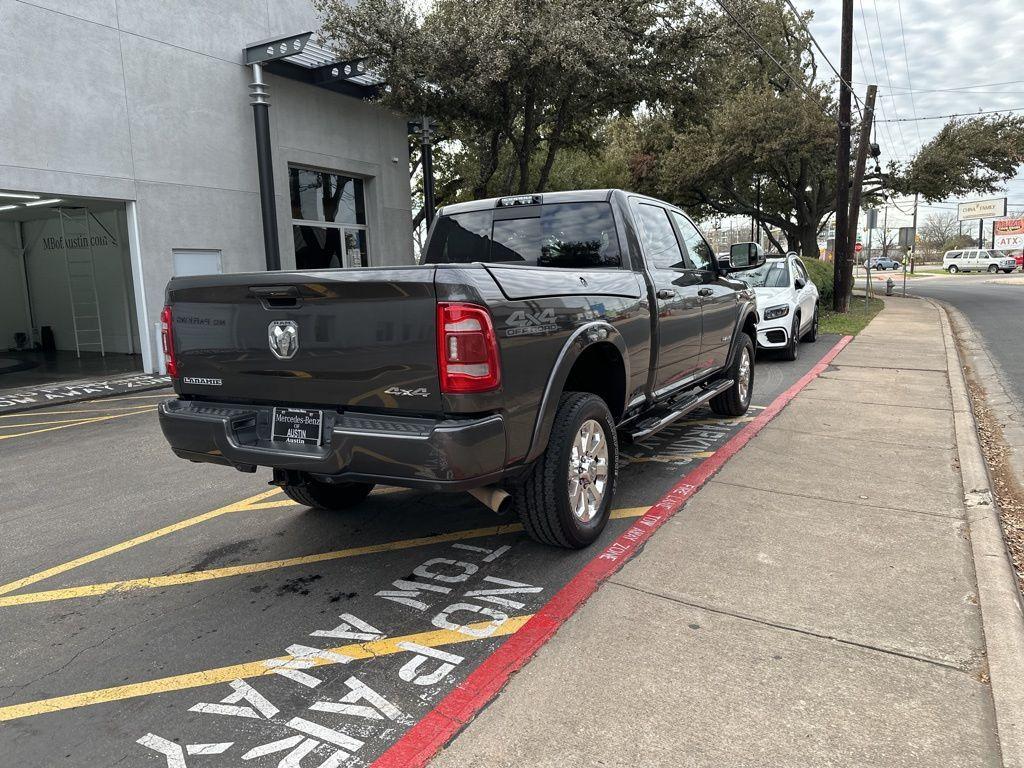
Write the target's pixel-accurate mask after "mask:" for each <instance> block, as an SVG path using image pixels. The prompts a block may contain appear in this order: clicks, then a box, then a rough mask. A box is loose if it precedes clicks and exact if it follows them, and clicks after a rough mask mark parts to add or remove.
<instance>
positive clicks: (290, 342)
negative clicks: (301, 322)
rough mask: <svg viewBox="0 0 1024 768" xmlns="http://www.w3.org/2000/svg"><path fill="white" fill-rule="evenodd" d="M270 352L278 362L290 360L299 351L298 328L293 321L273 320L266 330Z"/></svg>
mask: <svg viewBox="0 0 1024 768" xmlns="http://www.w3.org/2000/svg"><path fill="white" fill-rule="evenodd" d="M267 340H268V341H269V343H270V351H271V352H273V353H274V357H276V358H278V359H279V360H290V359H291V358H293V357H295V353H296V352H298V351H299V326H298V324H297V323H296V322H295V321H294V320H274V321H272V322H271V323H270V327H269V328H267Z"/></svg>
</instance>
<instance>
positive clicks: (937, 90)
mask: <svg viewBox="0 0 1024 768" xmlns="http://www.w3.org/2000/svg"><path fill="white" fill-rule="evenodd" d="M863 9H864V5H863V3H862V4H861V10H863ZM854 82H855V83H857V81H856V80H855V81H854ZM1019 83H1024V80H1004V81H1003V82H1001V83H975V84H974V85H958V86H955V87H953V88H933V89H931V90H922V89H920V88H916V89H914V90H916V91H917V93H945V92H947V91H966V90H970V89H972V88H990V87H993V86H996V85H1018V84H1019ZM857 84H858V85H870V83H857ZM890 87H891V88H893V90H896V91H906V90H910V89H908V88H904V87H903V86H890Z"/></svg>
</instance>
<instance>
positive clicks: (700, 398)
mask: <svg viewBox="0 0 1024 768" xmlns="http://www.w3.org/2000/svg"><path fill="white" fill-rule="evenodd" d="M732 385H733V380H732V379H716V380H715V381H712V382H710V383H709V384H708V385H707V386H705V387H704V388H703V389H702V390H700V391H699V392H695V393H693V394H691V395H687V396H686V397H682V398H680V399H678V400H676V401H675V402H673V403H672V404H671V405H668V406H666V407H665V409H664V410H661V411H659V412H657V413H655V415H653V416H648V417H647V418H646V419H643V420H642V421H639V422H637V423H636V424H634V425H633V426H632V427H630V428H629V429H627V430H625V436H626V437H627V438H628V439H629V440H631V441H633V442H634V443H635V442H638V441H640V440H643V439H644V438H647V437H650V436H651V435H653V434H654V433H655V432H660V431H661V430H663V429H664V428H665V427H667V426H669V425H670V424H673V423H675V422H676V421H678V420H679V419H681V418H683V416H685V415H686V414H688V413H690V411H693V410H695V409H697V408H700V407H701V406H702V405H704V404H705V403H706V402H708V401H709V400H710V399H711V398H713V397H714V396H715V395H720V394H721V393H722V392H725V390H727V389H728V388H729V387H731V386H732Z"/></svg>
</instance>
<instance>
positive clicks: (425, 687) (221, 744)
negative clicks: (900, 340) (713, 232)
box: [0, 336, 837, 768]
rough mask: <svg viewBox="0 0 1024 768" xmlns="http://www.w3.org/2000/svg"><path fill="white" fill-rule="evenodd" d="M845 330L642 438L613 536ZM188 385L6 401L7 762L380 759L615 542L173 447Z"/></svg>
mask: <svg viewBox="0 0 1024 768" xmlns="http://www.w3.org/2000/svg"><path fill="white" fill-rule="evenodd" d="M836 340H837V337H828V336H822V337H821V338H820V339H819V340H818V342H817V343H815V344H809V345H803V346H802V347H801V357H800V359H799V360H798V361H797V362H795V363H786V362H782V361H778V360H773V359H771V358H770V357H768V356H764V358H763V359H762V360H759V364H758V366H757V369H756V372H757V376H756V381H755V388H754V406H755V407H754V408H752V410H751V413H750V414H749V415H748V416H747V417H744V418H741V419H736V420H722V419H720V418H717V417H714V416H713V415H712V414H711V413H710V412H706V411H705V412H699V413H695V414H693V415H692V417H691V418H689V419H686V420H684V421H682V422H680V423H679V424H677V425H673V427H671V428H670V429H668V430H665V431H664V432H662V433H660V434H659V435H657V436H655V437H654V438H653V439H652V440H651V441H650V442H649V443H648V444H646V445H642V446H630V447H627V448H625V449H624V451H623V465H624V466H623V468H622V470H621V475H620V485H619V489H618V493H617V497H616V504H615V509H614V512H613V519H612V520H611V522H610V523H609V526H608V529H607V530H606V532H605V534H604V536H603V537H602V541H603V542H608V541H612V540H614V539H615V537H616V536H618V535H620V534H622V533H623V532H624V531H626V530H627V529H628V527H629V526H630V525H632V523H633V522H634V521H636V520H637V519H638V518H639V517H640V516H641V515H643V514H644V513H645V512H646V510H647V509H648V508H649V507H650V505H651V504H653V503H654V502H655V501H657V500H658V499H659V498H660V497H661V496H662V495H663V494H664V493H665V492H666V491H667V490H669V489H670V488H672V487H673V486H674V484H675V483H676V482H677V481H678V480H679V478H680V477H681V476H683V475H685V474H686V473H688V472H690V471H691V470H693V469H694V468H697V467H699V466H700V464H701V462H703V461H705V460H706V459H708V458H709V457H711V456H713V455H714V453H715V451H716V450H717V449H718V448H719V447H720V446H721V445H723V444H724V443H725V442H726V441H727V440H728V439H729V438H730V437H731V436H732V435H734V434H735V433H736V432H737V431H738V430H739V429H741V428H742V427H743V426H744V425H745V424H746V423H749V421H750V420H751V419H752V418H754V417H755V416H756V414H757V413H758V412H759V410H760V409H761V408H763V407H764V406H766V405H768V404H769V403H771V402H772V400H774V399H775V398H776V397H777V396H778V395H779V394H780V393H781V392H783V391H784V390H786V389H787V388H788V387H790V386H791V385H792V384H793V383H794V382H795V381H796V380H797V379H799V378H800V376H801V375H803V374H804V373H805V372H806V371H808V370H809V369H810V368H811V367H812V366H813V365H814V364H815V363H816V362H817V361H818V360H819V359H820V358H821V357H822V356H823V355H824V354H825V353H826V352H827V351H828V350H829V349H830V348H831V347H832V346H833V344H834V343H835V341H836ZM166 396H167V393H166V392H162V393H161V392H153V393H145V394H136V395H130V396H123V397H115V398H107V399H104V400H96V401H90V402H84V403H74V404H69V405H61V406H57V407H53V408H46V409H41V410H35V411H31V412H27V413H18V414H3V415H0V449H2V450H3V456H4V462H3V467H2V469H0V473H2V477H0V489H2V498H0V506H2V509H3V512H4V522H5V524H6V526H5V527H6V530H5V534H6V535H5V536H3V537H0V636H2V637H3V639H4V650H5V652H4V654H3V655H2V656H0V756H2V758H0V764H3V765H12V766H15V765H16V766H19V768H29V767H32V766H54V765H66V766H89V767H90V768H93V767H96V766H111V765H132V766H150V765H152V766H163V765H169V766H175V768H182V766H188V768H192V766H200V767H201V766H203V765H208V766H216V767H217V768H222V767H223V766H228V767H230V766H243V765H244V766H250V767H252V766H255V767H256V768H259V766H261V765H267V766H270V765H277V764H278V763H279V761H281V760H282V759H284V758H286V756H289V755H290V756H291V760H292V761H293V762H292V763H285V764H294V765H299V764H301V765H307V764H308V765H311V766H322V768H327V767H328V766H332V765H340V764H341V763H342V762H344V764H345V765H365V764H369V763H370V762H372V761H373V760H374V759H375V758H376V756H378V755H379V754H381V753H382V752H383V751H384V750H385V749H387V748H388V747H389V746H390V745H391V744H392V743H394V742H395V741H396V740H397V739H398V738H399V737H401V736H402V734H403V733H405V732H406V731H407V729H409V728H410V727H411V726H412V725H414V724H415V723H416V722H417V721H419V720H420V719H421V718H422V717H423V716H424V715H425V714H426V713H427V712H429V711H430V710H431V708H432V706H433V704H434V703H435V702H436V701H438V700H439V699H440V698H442V697H443V696H444V695H445V694H447V693H448V692H450V691H451V690H452V689H453V688H454V687H455V686H456V685H457V684H458V683H459V682H460V681H462V680H464V679H465V678H466V676H467V675H468V674H469V673H470V672H471V671H472V670H473V669H474V668H476V667H477V666H478V665H479V664H480V663H481V662H482V661H483V660H485V659H486V658H487V657H488V656H489V654H491V653H492V652H493V651H494V650H496V649H497V648H498V647H500V646H501V645H502V643H503V642H505V640H506V639H507V638H508V637H510V636H511V635H513V634H514V632H515V631H516V629H518V628H519V627H521V626H522V625H523V624H524V623H525V622H526V621H527V620H528V619H529V618H530V616H532V615H533V613H534V612H536V611H537V610H538V609H539V608H540V607H541V606H542V605H544V604H545V603H546V602H547V600H548V599H549V598H550V596H551V595H552V594H554V593H555V592H556V591H557V590H558V589H559V588H560V587H561V586H562V585H564V584H566V583H567V582H568V581H569V580H570V579H571V578H572V577H573V576H574V575H575V574H576V573H578V572H579V571H580V569H582V568H583V567H584V566H585V565H586V564H587V563H588V562H590V561H591V560H592V559H593V558H594V557H595V556H596V552H598V551H599V549H600V545H599V544H598V545H595V546H594V547H593V548H591V549H589V550H584V551H582V552H568V551H564V550H556V549H552V548H548V547H543V546H540V545H537V544H535V543H533V542H532V541H530V540H529V539H527V538H526V537H525V535H524V534H523V533H522V531H521V527H520V526H519V525H518V523H517V521H516V520H514V519H509V518H499V517H496V516H495V515H493V514H492V513H491V512H490V511H488V510H487V509H485V508H484V507H483V506H482V505H480V504H478V503H477V502H475V501H474V500H473V499H472V498H470V497H469V496H468V495H464V494H461V495H443V494H428V493H420V492H413V491H407V490H400V489H392V488H378V489H377V490H375V492H374V493H373V494H372V495H371V496H370V497H369V499H368V500H367V502H366V503H365V504H364V505H362V506H361V507H360V508H359V509H358V510H355V511H352V512H348V513H342V514H336V513H327V512H319V511H313V510H309V509H307V508H304V507H301V506H299V505H297V504H295V503H293V502H291V501H290V500H288V499H287V498H286V497H285V496H284V495H283V494H281V493H280V491H279V490H278V489H276V488H272V487H269V486H268V485H267V484H266V483H267V481H268V480H269V473H268V472H266V471H261V472H259V473H257V474H256V475H248V474H242V473H238V472H234V471H232V470H229V469H226V468H222V467H215V466H211V465H200V464H190V463H187V462H184V461H181V460H179V459H177V458H175V457H174V456H172V455H171V453H170V451H169V449H168V448H167V446H166V444H165V443H164V440H163V437H162V435H161V434H160V430H159V427H158V424H157V421H156V416H155V408H156V404H157V403H158V402H159V400H160V399H161V398H162V397H166ZM306 755H308V759H307V760H305V761H303V760H302V758H303V757H304V756H306Z"/></svg>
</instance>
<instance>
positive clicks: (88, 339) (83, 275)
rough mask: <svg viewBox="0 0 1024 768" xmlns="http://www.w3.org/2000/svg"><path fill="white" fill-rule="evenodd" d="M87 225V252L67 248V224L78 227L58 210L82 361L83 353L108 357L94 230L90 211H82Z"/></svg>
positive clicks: (62, 210) (73, 324) (65, 264)
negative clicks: (73, 251) (93, 353)
mask: <svg viewBox="0 0 1024 768" xmlns="http://www.w3.org/2000/svg"><path fill="white" fill-rule="evenodd" d="M78 210H81V211H82V213H83V216H82V219H81V220H82V221H84V222H85V233H84V234H85V238H86V245H87V247H86V248H81V249H79V248H76V249H75V251H76V253H74V254H73V253H72V250H71V249H70V248H68V236H67V228H66V227H65V221H67V222H68V223H75V217H73V216H72V215H71V214H70V213H69V212H68V210H67V209H65V208H58V209H57V213H58V214H59V216H60V236H61V250H62V251H63V252H64V267H65V270H66V271H67V277H68V295H69V297H70V299H71V323H72V326H73V328H74V332H75V355H76V356H77V357H79V358H81V357H82V350H83V349H85V350H87V351H99V353H100V354H101V355H103V356H104V357H106V350H105V349H104V347H103V323H102V322H101V321H100V299H99V294H98V293H97V291H96V269H95V264H94V254H93V248H92V226H91V223H90V220H89V211H88V210H87V209H85V208H80V209H78Z"/></svg>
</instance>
